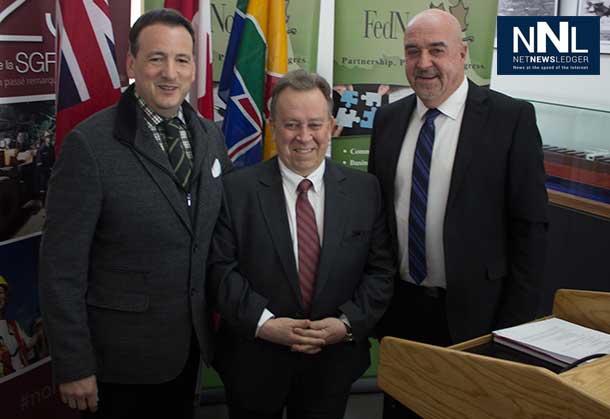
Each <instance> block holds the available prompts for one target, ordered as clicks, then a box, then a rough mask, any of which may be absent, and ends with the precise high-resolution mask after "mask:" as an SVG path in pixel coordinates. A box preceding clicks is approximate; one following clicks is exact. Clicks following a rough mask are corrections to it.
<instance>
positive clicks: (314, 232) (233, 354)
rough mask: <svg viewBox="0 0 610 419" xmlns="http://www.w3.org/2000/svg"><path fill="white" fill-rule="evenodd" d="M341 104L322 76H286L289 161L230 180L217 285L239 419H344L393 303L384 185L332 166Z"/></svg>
mask: <svg viewBox="0 0 610 419" xmlns="http://www.w3.org/2000/svg"><path fill="white" fill-rule="evenodd" d="M331 100H332V99H331V91H330V87H329V85H328V83H327V82H326V81H325V80H324V79H322V78H321V77H320V76H317V75H315V74H309V73H307V72H305V71H303V70H297V71H295V72H291V73H289V74H287V75H286V76H284V78H282V79H281V80H280V81H279V82H278V83H277V84H276V86H275V87H274V90H273V95H272V99H271V119H270V124H271V127H272V131H273V135H274V139H275V141H276V144H277V150H278V157H276V158H273V159H271V160H269V161H266V162H263V163H261V164H259V165H257V166H254V167H250V168H247V169H243V170H240V171H237V172H233V173H231V174H230V175H228V176H227V177H225V178H224V179H223V182H224V185H225V194H226V195H225V197H226V199H225V202H224V205H223V209H222V211H221V216H220V217H219V220H218V225H217V228H216V232H215V234H214V238H213V245H212V253H211V256H210V264H211V265H210V266H211V271H210V273H209V281H208V284H209V289H210V292H209V294H210V295H211V296H214V297H215V299H216V304H217V307H218V309H219V311H220V314H221V322H220V328H219V350H218V356H217V359H216V363H215V367H216V368H217V369H218V371H219V372H220V375H221V377H222V379H223V382H224V384H225V389H226V394H227V402H228V405H229V413H230V417H231V418H232V419H236V418H281V417H282V411H283V409H284V407H287V410H288V417H289V418H291V419H294V418H314V417H315V418H320V419H321V418H328V419H332V418H342V417H343V413H344V411H345V407H346V403H347V398H348V395H349V391H350V387H351V384H352V383H353V382H354V381H355V380H356V379H357V378H358V377H360V376H361V375H362V373H363V372H364V371H365V370H366V368H367V367H368V366H369V364H370V358H369V342H368V337H369V336H370V335H371V333H372V331H373V328H374V326H375V324H376V323H377V321H378V320H379V318H380V317H381V315H382V314H383V312H384V311H385V309H386V306H387V303H388V302H389V300H390V296H391V292H392V281H393V276H394V268H393V260H392V257H391V253H390V242H389V236H388V232H387V228H386V221H385V215H384V213H383V211H382V199H381V191H380V189H379V184H378V183H377V180H376V179H375V178H374V177H373V176H370V175H368V174H366V173H362V172H358V171H354V170H352V169H348V168H345V167H343V166H339V165H337V164H335V163H333V162H331V161H330V160H326V159H325V154H326V150H327V148H328V144H329V142H330V137H331V133H332V130H333V128H334V119H333V118H332V113H331V110H332V102H331ZM210 298H211V297H210Z"/></svg>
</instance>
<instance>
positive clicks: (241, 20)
mask: <svg viewBox="0 0 610 419" xmlns="http://www.w3.org/2000/svg"><path fill="white" fill-rule="evenodd" d="M287 44H288V42H287V34H286V9H285V1H284V0H238V2H237V8H236V11H235V16H234V19H233V27H232V30H231V36H230V38H229V45H228V47H227V53H226V56H225V62H224V66H223V71H222V76H221V80H220V86H219V96H220V98H221V99H222V100H223V101H224V102H225V103H226V113H225V117H224V122H223V132H224V135H225V140H226V142H227V148H228V150H229V157H230V158H231V160H233V163H234V164H235V166H237V167H243V166H248V165H251V164H255V163H258V162H259V161H261V159H263V158H269V157H271V156H273V155H274V154H275V147H274V145H273V141H272V140H271V135H270V132H269V130H268V129H265V118H268V117H269V109H268V99H269V97H270V94H271V89H272V87H273V85H274V84H275V83H276V81H277V80H278V79H279V78H281V77H282V76H283V75H284V74H286V72H287V71H288V52H287ZM265 132H266V135H265V136H264V137H265V140H264V141H263V134H264V133H265ZM263 143H264V144H263Z"/></svg>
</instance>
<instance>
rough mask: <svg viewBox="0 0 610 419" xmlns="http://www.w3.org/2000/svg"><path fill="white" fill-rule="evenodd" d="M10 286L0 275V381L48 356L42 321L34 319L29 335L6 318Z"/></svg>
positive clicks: (13, 320)
mask: <svg viewBox="0 0 610 419" xmlns="http://www.w3.org/2000/svg"><path fill="white" fill-rule="evenodd" d="M10 288H11V287H10V284H9V282H8V280H7V278H6V277H5V276H3V275H1V274H0V380H1V379H2V378H4V377H7V376H8V375H10V374H12V373H14V372H16V371H18V370H20V369H22V368H24V367H27V366H28V365H31V364H32V363H34V362H36V361H38V360H39V359H41V358H43V357H45V356H47V355H48V351H47V350H46V342H45V338H44V332H43V328H42V321H41V320H39V319H35V320H34V321H33V324H32V331H31V335H28V333H26V332H25V331H24V330H23V328H22V327H21V325H20V324H19V322H18V321H17V320H15V319H10V318H8V315H7V312H8V311H7V307H8V304H9V298H10Z"/></svg>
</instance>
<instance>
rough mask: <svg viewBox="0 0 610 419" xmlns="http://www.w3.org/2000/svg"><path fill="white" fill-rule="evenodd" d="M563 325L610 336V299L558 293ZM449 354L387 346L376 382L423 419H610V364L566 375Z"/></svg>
mask: <svg viewBox="0 0 610 419" xmlns="http://www.w3.org/2000/svg"><path fill="white" fill-rule="evenodd" d="M553 313H554V315H556V316H557V317H560V318H562V319H564V320H568V321H571V322H574V323H578V324H581V325H583V326H587V327H594V328H596V329H598V330H602V331H606V332H608V331H609V330H608V329H610V293H602V292H589V291H571V290H560V291H558V292H557V294H556V296H555V305H554V308H553ZM490 341H491V335H487V336H483V337H481V338H477V339H474V340H471V341H468V342H463V343H460V344H458V345H454V346H451V347H449V348H441V347H437V346H433V345H426V344H423V343H418V342H412V341H408V340H402V339H396V338H391V337H388V338H385V339H383V341H382V343H381V352H380V361H379V372H378V382H379V386H380V387H381V388H382V389H383V390H384V391H386V392H387V393H389V394H390V395H392V396H393V397H394V398H396V399H397V400H399V401H400V402H401V403H403V404H405V405H406V406H408V407H409V408H411V409H412V410H414V411H415V412H417V413H418V414H419V415H421V416H423V417H425V418H456V417H457V418H542V417H544V418H552V417H557V418H583V419H584V418H587V419H589V418H592V419H593V418H600V419H601V418H604V419H608V418H610V356H605V357H603V358H600V359H597V360H595V361H592V362H590V363H588V364H586V365H582V366H579V367H577V368H574V369H572V370H570V371H567V372H565V373H560V374H556V373H554V372H552V371H550V370H548V369H546V368H541V367H537V366H532V365H527V364H522V363H518V362H512V361H507V360H503V359H496V358H491V357H488V356H483V355H478V354H475V353H469V352H465V351H466V350H469V349H470V348H473V347H476V346H480V345H482V344H485V343H488V342H490Z"/></svg>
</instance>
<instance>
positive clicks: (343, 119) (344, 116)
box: [337, 108, 360, 128]
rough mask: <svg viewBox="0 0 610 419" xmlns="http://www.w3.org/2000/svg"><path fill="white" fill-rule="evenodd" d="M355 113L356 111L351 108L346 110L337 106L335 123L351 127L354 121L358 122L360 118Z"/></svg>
mask: <svg viewBox="0 0 610 419" xmlns="http://www.w3.org/2000/svg"><path fill="white" fill-rule="evenodd" d="M356 115H357V112H356V111H355V110H353V109H350V110H349V111H348V110H347V109H345V108H339V109H338V110H337V125H339V126H340V127H349V128H353V126H354V122H357V123H360V118H359V117H358V116H356Z"/></svg>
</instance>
